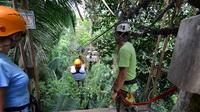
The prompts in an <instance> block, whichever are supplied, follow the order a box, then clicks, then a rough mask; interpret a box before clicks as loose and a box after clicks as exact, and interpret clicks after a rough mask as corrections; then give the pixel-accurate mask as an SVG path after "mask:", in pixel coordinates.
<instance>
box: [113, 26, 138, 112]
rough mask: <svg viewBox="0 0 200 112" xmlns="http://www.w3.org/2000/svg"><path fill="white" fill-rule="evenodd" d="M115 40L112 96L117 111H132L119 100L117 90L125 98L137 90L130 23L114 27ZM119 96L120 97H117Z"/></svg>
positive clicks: (134, 55)
mask: <svg viewBox="0 0 200 112" xmlns="http://www.w3.org/2000/svg"><path fill="white" fill-rule="evenodd" d="M115 31H116V32H115V40H116V43H117V46H118V53H117V55H118V57H117V64H118V72H117V78H116V80H115V83H114V85H113V89H112V98H113V100H114V101H116V104H117V111H118V112H134V111H135V109H134V108H133V107H129V106H127V105H125V104H124V103H122V100H119V99H120V98H121V96H119V92H120V93H123V94H124V95H125V96H124V97H125V98H126V96H127V94H128V93H131V94H133V93H134V92H135V91H136V90H137V88H138V87H137V84H136V81H135V77H136V53H135V49H134V47H133V45H132V44H131V43H130V42H129V40H130V38H129V37H130V25H129V24H128V23H127V22H123V23H120V24H118V25H117V27H116V28H115ZM119 97H120V98H119Z"/></svg>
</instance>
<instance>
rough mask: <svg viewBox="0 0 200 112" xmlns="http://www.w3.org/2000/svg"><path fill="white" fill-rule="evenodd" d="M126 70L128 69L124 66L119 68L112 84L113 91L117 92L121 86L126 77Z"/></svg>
mask: <svg viewBox="0 0 200 112" xmlns="http://www.w3.org/2000/svg"><path fill="white" fill-rule="evenodd" d="M127 72H128V69H127V68H126V67H120V68H119V74H118V76H117V79H116V80H115V83H114V85H113V91H114V92H118V91H119V90H120V89H121V88H122V86H123V84H124V81H125V79H126V76H127Z"/></svg>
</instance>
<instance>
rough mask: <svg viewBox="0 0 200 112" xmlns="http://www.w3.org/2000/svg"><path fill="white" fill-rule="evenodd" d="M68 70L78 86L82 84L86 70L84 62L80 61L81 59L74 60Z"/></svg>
mask: <svg viewBox="0 0 200 112" xmlns="http://www.w3.org/2000/svg"><path fill="white" fill-rule="evenodd" d="M70 72H71V74H72V77H73V79H74V80H75V81H76V82H77V83H78V86H80V85H82V86H83V85H84V79H85V75H86V72H85V64H83V63H82V61H81V59H75V60H74V65H73V66H71V69H70Z"/></svg>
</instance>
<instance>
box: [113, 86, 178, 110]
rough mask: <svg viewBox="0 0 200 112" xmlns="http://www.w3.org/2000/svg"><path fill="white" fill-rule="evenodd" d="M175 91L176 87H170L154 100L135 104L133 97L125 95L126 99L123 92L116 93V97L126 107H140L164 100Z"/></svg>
mask: <svg viewBox="0 0 200 112" xmlns="http://www.w3.org/2000/svg"><path fill="white" fill-rule="evenodd" d="M176 91H177V87H171V88H169V89H167V90H166V91H165V92H163V93H162V94H160V95H159V96H156V97H154V98H151V99H149V100H148V101H146V102H135V101H134V100H133V99H134V98H133V96H130V95H127V97H124V95H123V94H124V92H123V91H118V93H117V94H118V96H119V97H120V99H121V101H122V102H123V103H124V104H125V105H128V106H140V105H148V104H150V103H153V102H155V101H157V100H159V99H161V98H164V97H166V96H168V95H169V94H172V93H174V92H176Z"/></svg>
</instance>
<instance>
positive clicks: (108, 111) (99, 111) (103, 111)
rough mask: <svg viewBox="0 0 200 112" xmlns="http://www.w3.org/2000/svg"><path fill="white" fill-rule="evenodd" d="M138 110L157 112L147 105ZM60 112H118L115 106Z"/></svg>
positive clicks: (139, 107) (140, 111)
mask: <svg viewBox="0 0 200 112" xmlns="http://www.w3.org/2000/svg"><path fill="white" fill-rule="evenodd" d="M137 110H138V111H137V112H157V111H155V110H153V109H151V108H149V107H147V106H138V107H137ZM60 112H116V109H115V108H97V109H88V110H72V111H60Z"/></svg>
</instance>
